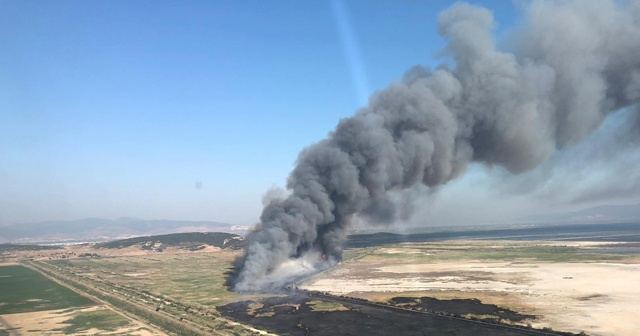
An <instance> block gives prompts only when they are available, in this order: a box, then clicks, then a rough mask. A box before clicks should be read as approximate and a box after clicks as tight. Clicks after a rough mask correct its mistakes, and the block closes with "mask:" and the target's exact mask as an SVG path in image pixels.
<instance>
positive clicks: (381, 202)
mask: <svg viewBox="0 0 640 336" xmlns="http://www.w3.org/2000/svg"><path fill="white" fill-rule="evenodd" d="M524 11H525V13H524V14H525V20H524V23H522V24H521V25H520V26H519V29H518V30H517V31H515V32H514V35H515V36H513V39H511V40H510V42H511V44H509V45H508V48H509V50H510V52H505V51H500V50H498V49H497V48H496V41H495V40H494V38H493V36H492V34H491V31H492V28H493V26H494V22H493V17H492V14H491V13H490V12H489V11H488V10H486V9H484V8H480V7H475V6H471V5H468V4H456V5H454V6H453V7H451V8H450V9H448V10H446V11H445V12H443V13H442V14H441V15H440V18H439V32H440V34H441V35H442V36H443V37H444V38H445V39H446V40H447V42H448V44H447V47H446V50H445V51H446V54H447V55H448V56H450V57H451V62H449V63H451V64H454V65H453V66H450V67H447V66H446V65H443V66H441V67H439V68H437V69H435V70H433V71H430V70H427V69H424V68H422V67H415V68H413V69H410V70H409V71H408V72H407V74H406V75H405V76H404V78H403V79H402V80H401V81H400V82H398V83H393V84H391V85H390V86H389V87H388V88H386V89H385V90H382V91H380V92H378V93H376V94H375V95H374V96H373V97H371V99H370V101H369V104H368V106H366V107H364V108H363V109H361V110H360V111H358V112H357V113H356V114H355V115H354V116H353V117H350V118H347V119H343V120H341V121H340V123H339V124H338V126H337V127H336V129H335V130H334V131H333V132H332V133H331V134H330V135H329V136H328V138H327V139H325V140H322V141H320V142H319V143H317V144H315V145H313V146H311V147H309V148H307V149H305V150H304V151H302V153H301V154H300V156H299V158H298V161H297V165H296V167H295V168H294V170H293V172H292V173H291V175H290V176H289V180H288V183H287V189H288V191H289V195H288V196H286V197H284V198H271V199H270V202H269V203H268V204H267V205H266V206H265V208H264V210H263V213H262V216H261V218H260V221H261V223H260V224H259V225H258V226H257V227H256V228H255V229H254V231H253V232H251V233H250V234H249V236H248V239H247V242H248V245H247V247H246V253H245V255H244V257H243V258H242V260H241V261H240V265H239V267H240V268H239V274H238V276H237V278H236V280H235V281H236V282H235V289H236V290H240V291H246V290H258V289H261V288H264V286H266V285H268V284H270V283H273V282H274V281H277V280H278V279H281V277H282V276H283V274H282V273H283V272H289V271H291V270H292V269H293V268H295V267H293V268H292V267H291V263H295V262H296V261H297V260H299V261H300V264H302V263H303V261H305V260H306V262H307V264H308V265H309V261H308V260H309V256H312V255H316V257H315V259H316V260H320V262H321V261H322V259H323V258H320V257H319V256H322V255H324V256H325V258H324V259H328V260H329V261H331V260H333V261H336V260H339V259H341V253H342V246H343V243H344V242H345V240H346V237H347V229H348V228H349V225H350V223H351V221H352V219H353V217H354V216H358V217H362V218H364V219H366V220H367V221H370V222H376V223H392V222H394V220H395V219H396V216H397V215H398V209H397V208H396V206H395V203H394V201H393V195H394V194H395V193H397V192H398V191H401V190H405V189H408V188H410V187H412V186H414V185H416V184H424V185H426V186H428V187H435V186H439V185H443V184H445V183H447V181H450V180H451V179H454V178H456V177H457V176H460V175H461V174H462V173H464V171H465V168H466V167H467V165H468V164H469V163H470V162H472V161H476V162H481V163H484V164H486V165H499V166H502V167H504V168H506V169H507V170H508V171H510V172H512V173H520V172H524V171H527V170H530V169H532V168H534V167H536V166H537V165H538V164H540V163H541V162H543V161H544V160H546V159H547V158H548V157H549V156H550V155H551V154H552V153H553V152H554V151H556V150H558V149H561V148H563V147H566V146H569V145H572V144H575V143H577V142H579V141H580V140H581V139H583V138H584V137H585V136H587V135H588V134H589V133H590V132H592V131H593V130H594V129H596V128H597V127H598V126H599V125H600V124H601V122H602V121H603V120H604V119H605V118H606V117H607V115H608V114H610V113H611V112H613V111H616V110H618V109H621V108H623V107H626V106H631V105H634V104H637V103H638V101H639V100H640V1H631V2H629V3H626V4H625V5H620V4H619V3H618V4H617V3H616V2H614V1H582V0H580V1H560V2H549V1H533V2H531V3H529V4H528V5H527V8H525V10H524ZM637 130H638V125H637V124H636V128H635V130H634V131H635V132H637ZM283 265H284V266H283ZM309 267H315V266H313V265H311V266H309ZM303 268H304V267H303ZM303 268H301V269H303ZM303 271H304V270H303Z"/></svg>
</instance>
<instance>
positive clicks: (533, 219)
mask: <svg viewBox="0 0 640 336" xmlns="http://www.w3.org/2000/svg"><path fill="white" fill-rule="evenodd" d="M514 221H515V222H525V223H534V224H538V223H549V224H553V223H558V224H583V223H584V224H588V223H623V222H636V221H640V204H630V205H601V206H596V207H592V208H587V209H583V210H580V211H573V212H556V213H542V214H536V215H530V216H525V217H520V218H517V219H515V220H514Z"/></svg>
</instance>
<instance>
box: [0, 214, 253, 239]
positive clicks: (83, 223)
mask: <svg viewBox="0 0 640 336" xmlns="http://www.w3.org/2000/svg"><path fill="white" fill-rule="evenodd" d="M244 229H245V228H238V227H235V226H232V225H231V224H227V223H218V222H205V221H197V222H196V221H175V220H142V219H136V218H124V217H123V218H118V219H105V218H85V219H80V220H75V221H47V222H41V223H31V224H16V225H10V226H5V227H2V228H0V242H19V243H34V242H39V243H43V242H65V241H68V242H82V241H108V240H114V239H120V238H127V237H133V236H149V235H158V234H168V233H179V232H194V231H198V232H206V231H218V232H220V231H222V232H235V233H241V234H243V233H244V232H245V231H244Z"/></svg>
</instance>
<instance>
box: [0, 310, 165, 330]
mask: <svg viewBox="0 0 640 336" xmlns="http://www.w3.org/2000/svg"><path fill="white" fill-rule="evenodd" d="M100 309H109V308H108V307H106V306H93V307H89V308H81V309H58V310H46V311H39V312H30V313H17V314H5V315H2V316H0V318H1V320H0V326H2V328H3V329H9V330H10V333H11V334H12V335H65V333H64V332H62V331H61V329H62V328H64V327H65V326H67V325H68V324H65V323H64V321H66V320H69V319H70V318H72V317H73V316H74V314H76V313H78V312H88V311H94V310H100ZM11 329H13V330H11ZM97 333H100V335H121V334H127V335H138V336H153V335H164V334H160V333H158V332H151V330H149V329H147V328H144V327H143V326H142V325H140V324H138V323H137V322H135V321H131V323H130V324H129V325H127V326H125V327H121V328H119V329H117V330H113V331H106V330H98V329H95V328H94V329H89V330H85V331H83V332H80V333H76V335H95V334H97Z"/></svg>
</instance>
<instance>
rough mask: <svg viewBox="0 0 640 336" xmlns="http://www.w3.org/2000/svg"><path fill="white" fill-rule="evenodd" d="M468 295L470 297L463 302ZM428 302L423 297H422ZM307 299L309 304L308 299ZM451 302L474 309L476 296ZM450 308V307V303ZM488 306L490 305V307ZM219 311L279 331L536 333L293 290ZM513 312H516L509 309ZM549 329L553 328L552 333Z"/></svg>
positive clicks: (288, 332) (230, 305) (346, 333)
mask: <svg viewBox="0 0 640 336" xmlns="http://www.w3.org/2000/svg"><path fill="white" fill-rule="evenodd" d="M318 301H322V302H326V303H328V304H335V303H339V304H340V305H341V306H343V307H346V308H347V309H344V310H335V311H314V310H313V303H312V302H318ZM465 301H469V302H465ZM425 302H427V300H426V301H425ZM310 303H311V304H310ZM454 305H459V306H460V307H459V308H456V309H458V310H459V311H460V312H461V313H463V312H464V310H463V307H467V308H470V309H471V310H470V311H469V312H471V311H476V312H477V311H478V310H477V308H475V307H476V306H477V304H476V302H475V300H458V301H456V303H454ZM449 308H450V307H449ZM491 308H492V309H489V308H485V309H489V310H491V311H494V310H495V309H493V307H491ZM217 309H218V311H220V312H221V313H222V314H223V315H224V316H226V317H229V318H231V319H234V320H236V321H239V322H242V323H247V324H250V325H254V326H256V327H258V328H262V329H265V330H269V331H271V332H275V333H278V334H282V335H327V336H329V335H331V336H333V335H419V336H422V335H460V336H466V335H469V336H471V335H505V336H506V335H539V334H541V331H540V330H535V329H527V328H522V329H520V330H517V329H511V328H510V327H509V326H507V325H493V324H489V323H486V324H485V323H476V322H472V321H468V320H463V319H457V318H453V317H450V316H443V315H431V314H425V313H421V312H417V311H409V310H400V309H397V308H394V307H389V306H382V305H379V304H374V303H371V302H367V301H355V300H351V299H347V298H339V297H333V296H325V295H318V294H314V293H307V292H294V293H292V294H290V295H287V296H283V297H270V298H265V299H263V300H261V301H259V302H255V301H241V302H234V303H230V304H227V305H224V306H219V307H217ZM514 314H515V313H514ZM551 334H553V333H551Z"/></svg>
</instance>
